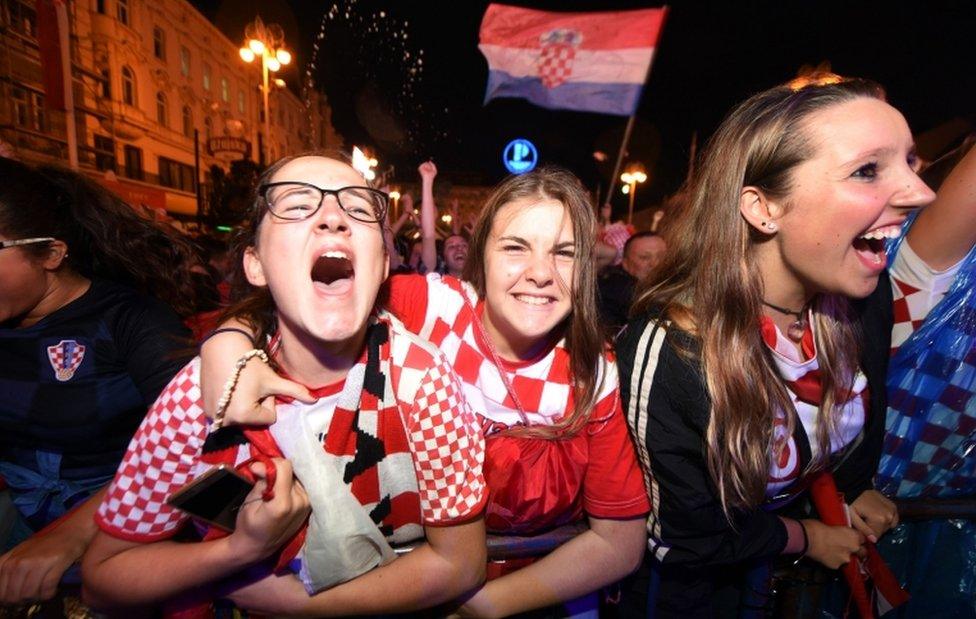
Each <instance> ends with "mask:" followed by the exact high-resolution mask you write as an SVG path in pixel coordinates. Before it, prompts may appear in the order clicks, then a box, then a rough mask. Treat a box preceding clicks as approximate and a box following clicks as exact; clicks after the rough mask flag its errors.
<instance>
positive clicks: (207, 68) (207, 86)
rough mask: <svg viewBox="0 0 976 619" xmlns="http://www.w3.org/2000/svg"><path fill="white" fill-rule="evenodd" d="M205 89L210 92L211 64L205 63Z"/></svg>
mask: <svg viewBox="0 0 976 619" xmlns="http://www.w3.org/2000/svg"><path fill="white" fill-rule="evenodd" d="M203 89H204V90H206V91H207V92H210V65H208V64H207V63H203Z"/></svg>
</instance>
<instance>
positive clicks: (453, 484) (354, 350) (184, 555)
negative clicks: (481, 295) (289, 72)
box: [83, 154, 485, 616]
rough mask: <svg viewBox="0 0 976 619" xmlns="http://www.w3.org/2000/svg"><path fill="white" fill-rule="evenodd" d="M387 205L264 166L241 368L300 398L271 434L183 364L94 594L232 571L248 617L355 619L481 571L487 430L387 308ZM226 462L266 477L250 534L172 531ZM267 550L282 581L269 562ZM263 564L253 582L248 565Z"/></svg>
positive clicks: (333, 168) (242, 305) (239, 526)
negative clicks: (233, 418)
mask: <svg viewBox="0 0 976 619" xmlns="http://www.w3.org/2000/svg"><path fill="white" fill-rule="evenodd" d="M387 204H388V198H387V195H386V194H385V193H383V192H381V191H379V190H377V189H375V188H372V187H369V186H367V184H366V181H365V180H364V179H363V177H362V175H361V174H359V173H358V172H357V171H356V170H354V169H353V168H352V167H351V166H350V165H349V164H347V163H345V162H344V161H341V160H338V159H336V158H334V157H332V156H326V155H320V154H310V155H299V156H294V157H286V158H284V159H281V160H279V161H278V162H276V163H275V164H274V165H272V166H271V167H269V168H268V169H267V170H266V171H265V172H264V174H263V175H262V176H261V178H260V184H259V186H258V187H257V189H256V192H255V196H254V201H253V204H252V207H251V211H250V213H249V218H248V220H247V222H246V224H245V226H244V227H243V228H242V230H241V232H240V235H239V238H238V244H237V257H238V266H237V268H238V276H237V278H236V280H237V281H236V283H237V284H238V285H237V286H236V287H235V290H236V292H235V296H236V301H237V302H236V304H235V305H233V306H232V307H231V308H229V310H228V312H229V315H230V316H232V317H234V318H235V319H236V320H238V321H240V322H241V323H242V324H246V325H249V327H250V329H251V334H253V337H249V338H247V339H245V338H243V337H242V336H241V335H240V334H233V335H235V337H236V338H238V339H240V340H242V341H244V342H246V343H247V344H248V345H249V346H250V347H251V350H249V351H247V353H246V354H245V355H243V356H242V357H241V358H240V361H239V362H238V364H237V372H238V373H239V372H240V371H241V370H242V369H243V368H244V367H245V366H247V365H250V366H254V365H261V366H263V367H268V368H272V367H273V368H274V371H275V372H277V373H281V374H283V375H285V376H288V377H289V378H291V379H292V380H294V381H296V382H297V383H298V384H299V385H301V386H300V387H295V388H293V389H292V392H295V393H294V394H295V395H298V396H300V398H301V399H300V400H292V401H289V402H287V403H284V402H283V403H282V404H281V406H280V407H279V412H280V413H281V416H280V417H279V418H278V420H277V422H276V423H275V424H273V425H271V426H270V427H269V428H242V427H241V426H233V427H224V428H221V422H220V420H219V419H218V420H216V421H214V422H213V423H212V424H209V427H208V420H207V418H206V416H205V415H204V413H203V405H202V400H201V398H200V390H199V375H200V366H199V364H200V361H199V358H196V359H194V360H193V361H191V362H190V363H189V364H188V365H187V366H186V367H185V368H184V369H183V370H181V371H180V373H179V374H177V375H176V377H175V378H174V379H173V380H172V381H171V382H170V384H169V386H168V387H167V388H166V390H165V391H164V392H163V394H162V395H161V396H160V397H159V399H158V400H157V401H156V404H155V405H154V406H153V407H152V409H151V410H150V412H149V414H148V415H147V417H146V420H145V421H144V422H143V424H142V426H140V428H139V430H138V431H137V433H136V435H135V437H134V438H133V440H132V443H131V444H130V446H129V450H128V452H127V453H126V455H125V458H124V460H123V462H122V465H121V466H120V467H119V470H118V473H117V475H116V478H115V480H114V481H113V482H112V484H111V486H110V487H109V490H108V492H107V495H106V498H105V499H104V500H103V501H102V504H101V506H100V507H99V510H98V513H97V515H96V522H97V524H98V526H99V528H100V531H99V532H98V534H97V536H96V537H95V539H94V541H93V542H92V545H91V547H90V548H89V551H88V553H87V554H86V555H85V560H84V564H83V574H84V585H85V590H86V592H87V594H88V596H89V598H90V599H91V600H92V601H93V602H94V603H95V604H97V605H99V606H106V607H111V606H116V607H118V606H122V607H125V606H139V605H146V604H156V603H161V602H163V601H165V600H169V599H171V598H173V597H174V596H182V595H184V594H187V593H188V592H189V591H190V590H191V589H195V588H205V587H206V586H208V585H212V584H213V583H215V582H216V581H218V580H220V579H222V578H225V577H229V576H235V577H237V578H240V579H243V580H239V581H238V582H236V583H235V584H236V585H241V584H244V586H243V588H240V589H239V590H238V591H237V593H236V594H235V596H239V597H236V599H238V600H243V601H244V603H246V605H247V606H248V607H249V608H254V609H260V608H262V607H264V606H275V605H277V606H275V608H273V609H272V610H276V611H277V612H283V613H287V614H304V615H313V616H324V615H328V616H333V615H337V616H347V615H357V614H379V613H394V612H407V611H412V610H418V609H421V608H425V607H428V606H433V605H436V604H439V603H441V602H444V601H447V600H450V599H453V598H454V597H456V596H458V595H460V594H461V593H463V592H465V591H467V590H469V589H471V588H472V587H474V586H476V585H478V584H479V583H480V582H481V581H482V580H483V577H484V560H485V542H484V522H483V519H482V518H481V512H482V508H483V506H484V502H485V492H484V479H483V476H482V472H481V462H482V454H483V450H484V441H483V438H482V434H481V430H480V428H479V427H478V425H477V424H476V421H475V418H474V416H473V415H472V414H471V411H470V409H469V408H468V406H467V404H466V403H465V401H464V397H463V394H462V393H461V386H460V384H459V382H458V380H457V378H456V377H455V375H454V373H453V372H452V371H451V369H450V366H449V365H448V364H447V362H446V360H445V359H444V357H443V355H442V354H441V353H440V352H439V351H437V350H436V349H435V348H433V347H432V346H430V344H429V343H427V342H424V341H422V340H420V339H419V338H417V337H416V336H414V335H412V334H410V333H408V332H407V331H406V330H404V328H403V326H402V325H401V324H400V322H399V321H398V320H396V319H395V318H393V317H392V316H390V315H389V314H388V313H386V312H383V311H380V310H379V309H378V308H377V306H376V299H377V293H378V291H379V289H380V285H381V284H382V282H383V280H384V279H385V278H386V276H387V270H388V268H389V267H388V262H387V257H386V254H385V249H384V242H383V235H382V231H381V224H380V222H382V221H383V220H384V218H385V216H386V210H387ZM262 361H263V363H262ZM235 384H236V378H232V380H230V381H229V382H228V383H227V384H226V385H225V386H224V390H225V392H226V393H225V399H226V398H227V397H230V396H231V394H233V393H234V390H235ZM208 434H209V435H208ZM446 445H450V446H451V449H449V450H448V449H446V448H445V446H446ZM283 458H287V459H283ZM219 465H223V466H225V467H230V468H236V469H237V470H238V471H239V472H240V473H241V474H242V475H244V476H245V477H249V478H251V480H252V481H254V483H255V484H254V487H253V489H252V490H251V492H250V494H249V495H248V496H247V497H246V498H245V500H244V501H243V502H242V503H241V504H240V506H239V507H238V508H237V514H236V526H234V527H233V530H232V531H231V532H230V533H229V534H226V535H221V534H220V533H218V532H217V531H216V530H215V529H213V528H211V529H210V530H209V531H208V533H207V535H206V537H205V538H204V539H203V540H201V541H197V542H194V543H180V542H177V541H174V536H176V535H177V533H179V532H180V529H181V527H182V525H183V524H185V523H186V522H188V520H189V515H188V514H187V513H186V512H184V511H181V510H179V509H176V508H175V507H174V506H172V505H169V504H167V503H166V500H167V497H169V496H171V495H172V494H173V493H174V492H175V491H176V490H178V489H179V488H181V487H183V486H184V485H185V484H187V483H189V482H192V481H194V480H196V479H197V478H198V477H200V476H202V475H203V474H205V473H208V472H209V471H211V470H213V469H214V468H215V467H217V466H219ZM299 482H300V483H299ZM213 498H214V499H216V500H219V496H215V497H213ZM309 506H311V516H310V517H309V518H308V521H307V523H306V516H308V514H309ZM424 537H426V543H423V542H422V541H420V540H422V539H423V538H424ZM410 543H415V544H416V545H417V546H416V548H414V549H413V550H412V552H410V553H409V554H407V555H404V556H399V557H398V555H397V554H396V552H395V551H394V550H393V546H394V545H403V544H410ZM269 557H270V558H274V559H276V565H277V568H278V569H276V570H275V573H273V574H270V575H269V574H268V570H267V569H264V571H261V570H262V568H261V566H258V565H257V564H259V563H261V562H262V561H264V560H265V559H267V558H269ZM147 565H151V566H153V569H152V570H147V569H145V566H147ZM255 567H256V568H257V570H256V571H252V572H251V573H250V574H251V575H250V578H251V579H252V580H253V582H250V583H248V582H246V581H247V578H246V577H244V576H238V575H239V573H241V572H242V571H244V570H247V569H250V568H255ZM293 572H294V573H293ZM296 574H297V576H296ZM289 594H290V595H289ZM310 594H314V595H310Z"/></svg>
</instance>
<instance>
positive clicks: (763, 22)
mask: <svg viewBox="0 0 976 619" xmlns="http://www.w3.org/2000/svg"><path fill="white" fill-rule="evenodd" d="M195 4H196V5H197V6H198V7H199V8H200V9H201V10H202V11H203V12H204V14H206V15H207V16H208V17H210V18H211V19H213V20H214V21H215V22H216V23H217V25H218V26H219V27H221V28H222V29H223V30H224V31H225V32H226V33H227V34H228V36H230V37H231V39H232V40H235V41H236V40H238V39H240V38H241V32H242V30H243V24H244V23H246V22H247V21H249V20H250V19H251V18H252V17H253V16H254V14H256V13H257V12H260V13H261V15H262V17H263V18H264V19H265V20H266V21H271V22H278V23H281V24H282V26H283V27H284V28H285V31H286V36H287V38H288V41H289V44H290V47H291V49H293V50H295V51H296V52H298V58H297V62H296V63H295V64H294V65H293V68H291V69H290V71H289V74H288V75H286V77H287V78H288V79H289V81H290V82H291V83H293V84H295V89H296V90H298V88H300V84H301V80H302V79H303V78H304V74H305V71H306V70H310V71H312V77H313V78H314V80H315V83H316V84H317V86H318V87H319V88H321V89H324V91H325V92H326V94H327V95H328V96H329V99H330V102H331V104H332V107H333V122H334V124H335V126H336V128H337V129H338V130H339V132H340V133H342V134H343V136H344V137H345V138H346V140H347V143H351V144H359V145H367V146H370V147H371V148H373V149H374V150H375V151H376V153H377V157H378V158H379V159H380V161H381V165H383V164H388V163H392V164H394V165H395V166H396V170H397V177H398V178H399V179H400V180H402V181H412V180H414V179H415V177H416V173H415V168H416V166H417V164H418V163H419V162H420V161H422V160H423V159H425V158H427V157H432V158H433V159H434V161H435V162H436V163H437V164H438V166H439V168H440V170H441V174H442V177H443V178H444V179H445V180H450V181H452V182H455V183H472V184H482V183H484V184H490V183H494V182H495V181H497V180H499V179H500V178H502V177H503V176H504V175H505V173H506V172H505V169H504V167H503V165H502V162H501V151H502V148H503V147H504V145H505V144H506V143H507V142H508V141H509V140H511V139H513V138H515V137H524V138H528V139H530V140H532V141H533V142H534V143H535V144H536V146H537V147H538V148H539V153H540V159H541V160H542V161H544V162H551V163H558V164H561V165H565V166H567V167H569V168H571V169H572V170H573V171H574V172H576V173H577V174H578V175H579V176H580V177H581V178H583V180H584V181H585V182H587V183H588V184H589V185H590V186H591V187H596V186H597V184H601V185H602V186H603V187H605V186H606V182H607V179H608V177H609V175H610V173H611V169H610V168H611V167H612V164H613V159H614V157H615V155H616V150H617V148H618V147H619V141H620V138H621V136H622V134H623V128H624V125H625V121H626V119H625V118H621V117H614V116H606V115H598V114H589V113H579V112H563V111H552V110H544V109H541V108H537V107H535V106H533V105H531V104H529V103H527V102H524V101H521V100H518V99H501V100H498V99H496V100H493V101H492V102H490V103H489V104H488V105H487V106H483V105H482V101H483V98H484V88H485V82H486V77H487V71H488V69H487V63H486V62H485V60H484V57H483V56H481V54H480V52H479V51H478V48H477V44H478V27H479V24H480V21H481V16H482V14H483V13H484V9H485V7H486V6H487V3H486V2H480V1H472V0H455V1H446V0H432V1H423V2H422V1H419V0H400V1H398V2H392V1H390V0H387V1H385V2H383V1H380V0H356V1H350V0H341V1H336V2H332V1H325V2H320V1H315V2H311V1H308V0H292V1H291V2H280V3H276V2H271V1H262V2H258V1H256V0H234V1H231V0H226V1H224V2H221V1H220V0H197V1H196V2H195ZM511 4H518V5H522V6H530V7H533V8H541V9H549V10H555V9H558V10H579V11H585V10H613V9H624V8H639V7H649V6H660V5H658V4H650V3H648V2H641V3H638V2H633V1H630V2H621V1H604V2H593V1H578V2H573V1H568V0H564V1H561V2H547V1H530V2H511ZM320 36H321V38H319V37H320ZM974 42H976V3H972V2H956V3H932V2H926V3H922V2H917V3H907V2H894V1H893V2H877V3H875V2H872V3H862V2H855V1H854V0H849V1H848V2H827V1H821V2H775V3H774V2H728V3H722V4H719V3H714V4H713V3H707V2H683V1H679V2H676V3H673V4H671V11H670V14H669V16H668V21H667V23H666V25H665V28H664V33H663V36H662V39H661V40H660V42H659V44H658V49H657V52H656V55H655V59H654V63H653V67H652V69H651V75H650V79H649V80H648V83H647V85H646V87H645V90H644V96H643V99H642V102H641V105H640V108H639V111H638V120H637V125H636V129H635V133H634V137H633V139H632V143H631V147H630V149H629V156H628V158H627V159H626V160H627V161H629V160H639V161H641V162H643V163H644V164H645V166H646V167H647V168H648V170H649V172H650V175H651V178H652V183H651V184H649V186H645V187H642V188H641V190H640V191H639V192H638V202H639V203H643V204H647V203H652V202H655V201H658V200H660V199H661V198H662V197H663V196H665V195H667V194H668V193H670V192H673V191H674V190H675V189H676V188H677V186H678V185H679V184H680V182H681V180H682V179H683V178H684V175H685V171H686V167H687V161H688V154H689V149H690V145H691V142H692V136H693V135H697V138H698V140H699V141H700V142H702V141H704V140H705V139H707V136H708V135H709V133H710V132H711V131H712V130H714V128H715V126H716V125H717V124H718V122H719V121H720V120H721V118H722V116H723V115H724V114H725V112H727V111H728V109H729V108H730V107H731V106H732V105H733V104H735V103H736V102H737V101H740V100H742V99H743V98H745V97H746V96H748V95H749V94H751V93H753V92H755V91H757V90H761V89H763V88H766V87H769V86H772V85H774V84H777V83H780V82H783V81H786V80H788V79H790V78H791V77H793V76H795V75H796V73H797V70H798V69H799V68H800V67H801V66H803V65H817V64H819V63H821V62H824V61H827V62H829V63H831V66H832V67H833V69H834V71H836V72H838V73H841V74H843V75H852V76H861V77H869V78H872V79H875V80H878V81H879V82H881V83H882V84H883V85H884V86H885V87H886V88H887V90H888V94H889V99H890V100H891V102H892V103H893V104H894V105H895V106H896V107H898V108H899V109H901V110H902V111H903V112H904V113H905V115H906V117H907V118H908V121H909V124H910V125H911V127H912V129H913V131H915V132H916V134H921V133H924V132H930V133H928V135H927V136H920V140H921V144H920V146H921V152H922V154H923V155H925V156H931V155H932V154H933V153H932V152H926V151H927V150H928V151H932V150H941V149H942V148H943V147H944V146H945V143H946V142H947V141H951V140H952V139H953V138H955V137H957V136H958V133H959V131H960V130H962V129H958V128H955V129H952V130H945V132H944V135H941V136H935V135H934V134H933V133H931V130H933V129H935V128H936V127H939V126H943V125H944V124H945V123H947V122H949V121H952V120H954V119H958V121H957V122H956V125H955V126H957V127H962V128H965V127H966V126H967V123H968V126H970V127H972V126H973V124H974V121H976V63H974V60H976V51H974ZM316 43H317V44H318V50H317V52H316V50H314V49H313V45H314V44H316ZM407 54H409V57H407ZM313 58H314V64H313ZM418 60H419V63H418ZM922 137H924V139H921V138H922ZM699 146H700V144H699ZM596 150H600V151H604V152H607V154H608V155H609V157H608V161H607V162H606V163H604V164H599V163H597V162H596V161H594V159H593V152H594V151H596ZM622 205H623V197H622V196H619V195H618V199H617V208H618V209H619V208H621V207H622ZM640 207H641V204H639V205H638V208H640Z"/></svg>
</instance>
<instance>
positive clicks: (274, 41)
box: [240, 17, 291, 163]
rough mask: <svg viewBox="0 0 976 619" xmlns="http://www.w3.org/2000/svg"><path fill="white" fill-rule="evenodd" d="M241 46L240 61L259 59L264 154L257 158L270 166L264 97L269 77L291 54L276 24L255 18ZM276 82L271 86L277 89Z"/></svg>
mask: <svg viewBox="0 0 976 619" xmlns="http://www.w3.org/2000/svg"><path fill="white" fill-rule="evenodd" d="M244 39H245V40H244V46H243V47H241V49H240V54H241V60H243V61H244V62H254V61H255V60H256V59H257V58H260V59H261V95H262V96H263V99H264V152H263V153H261V155H262V156H263V157H264V160H265V161H266V162H268V163H270V162H271V110H270V109H269V104H268V95H269V93H270V92H271V86H270V84H269V74H270V73H275V72H277V71H279V70H280V69H281V67H282V66H284V65H286V64H288V63H290V62H291V53H290V52H289V51H288V50H286V49H285V34H284V31H283V30H282V29H281V26H279V25H278V24H267V25H265V23H264V22H263V21H261V18H260V17H258V18H256V19H255V20H254V21H253V22H251V23H250V24H248V25H247V27H246V28H245V29H244ZM280 82H281V80H280V79H276V80H275V84H277V85H280Z"/></svg>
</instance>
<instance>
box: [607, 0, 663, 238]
mask: <svg viewBox="0 0 976 619" xmlns="http://www.w3.org/2000/svg"><path fill="white" fill-rule="evenodd" d="M668 10H669V7H668V5H666V4H665V5H664V6H662V7H661V11H662V15H661V26H660V31H663V30H664V22H665V21H666V20H667V18H668ZM654 51H655V54H656V53H657V49H656V46H655V50H654ZM652 66H654V57H653V56H652V57H651V62H649V63H648V64H647V71H646V72H645V73H644V81H643V83H642V84H641V91H640V94H639V95H637V102H636V103H635V104H634V113H633V114H631V115H630V118H628V119H627V127H626V128H625V129H624V139H623V140H621V142H620V150H619V151H617V163H616V164H615V165H614V166H613V174H612V175H611V176H610V186H609V187H608V189H607V199H606V203H607V204H610V200H612V199H613V190H614V189H616V188H617V177H618V176H619V175H620V166H621V165H623V162H624V151H626V150H627V144H628V143H629V142H630V134H631V132H632V131H633V130H634V119H635V118H637V108H638V107H639V106H640V100H641V98H642V97H643V96H644V88H646V87H647V78H649V77H650V76H651V67H652ZM627 223H630V222H629V221H628V222H627Z"/></svg>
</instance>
